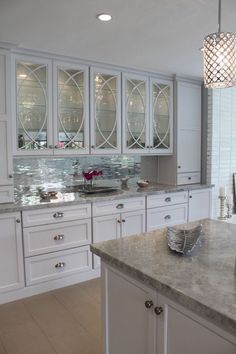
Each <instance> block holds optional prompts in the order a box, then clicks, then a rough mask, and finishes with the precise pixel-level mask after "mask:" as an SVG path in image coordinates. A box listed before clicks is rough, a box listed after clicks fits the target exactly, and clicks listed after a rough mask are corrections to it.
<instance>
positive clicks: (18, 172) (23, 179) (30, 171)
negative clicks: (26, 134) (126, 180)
mask: <svg viewBox="0 0 236 354" xmlns="http://www.w3.org/2000/svg"><path fill="white" fill-rule="evenodd" d="M140 165H141V158H140V156H104V157H97V156H89V157H63V158H62V157H50V158H48V157H47V158H17V159H14V183H15V186H16V187H17V188H19V187H21V186H22V187H24V186H32V185H34V186H44V187H46V188H50V187H53V186H54V185H57V186H60V185H61V186H63V185H73V184H78V183H80V182H82V181H83V177H82V171H83V170H90V169H99V170H102V171H103V176H101V177H97V178H96V180H99V179H100V180H110V181H111V182H113V181H112V180H114V181H119V179H120V178H121V177H124V176H129V177H130V178H131V179H133V178H134V179H138V178H139V177H140Z"/></svg>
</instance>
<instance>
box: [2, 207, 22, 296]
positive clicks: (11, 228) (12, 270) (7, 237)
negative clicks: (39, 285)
mask: <svg viewBox="0 0 236 354" xmlns="http://www.w3.org/2000/svg"><path fill="white" fill-rule="evenodd" d="M0 229H1V232H0V260H1V261H0V264H1V271H0V293H4V292H7V291H11V290H16V289H20V288H23V287H24V268H23V252H22V233H21V215H20V213H19V212H17V213H7V214H1V215H0Z"/></svg>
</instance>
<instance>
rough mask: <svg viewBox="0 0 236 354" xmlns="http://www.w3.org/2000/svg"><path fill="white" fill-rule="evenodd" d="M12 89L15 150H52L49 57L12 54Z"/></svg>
mask: <svg viewBox="0 0 236 354" xmlns="http://www.w3.org/2000/svg"><path fill="white" fill-rule="evenodd" d="M13 73H14V77H15V79H16V86H15V87H16V90H15V92H14V94H13V100H14V103H15V104H14V105H13V114H15V136H16V139H15V141H14V143H15V148H14V150H15V154H29V153H30V154H31V153H32V152H33V151H35V152H36V151H38V152H39V150H40V154H51V153H52V150H51V149H52V135H51V116H52V114H51V108H52V107H51V81H52V79H51V77H52V70H51V61H50V60H46V59H43V58H40V59H39V58H34V57H23V56H20V57H16V58H15V59H14V64H13Z"/></svg>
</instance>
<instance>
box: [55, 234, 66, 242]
mask: <svg viewBox="0 0 236 354" xmlns="http://www.w3.org/2000/svg"><path fill="white" fill-rule="evenodd" d="M63 239H64V235H56V236H54V240H55V241H61V240H63Z"/></svg>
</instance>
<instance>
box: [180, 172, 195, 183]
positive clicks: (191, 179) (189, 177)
mask: <svg viewBox="0 0 236 354" xmlns="http://www.w3.org/2000/svg"><path fill="white" fill-rule="evenodd" d="M193 183H201V174H200V173H198V172H197V173H178V174H177V184H193Z"/></svg>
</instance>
